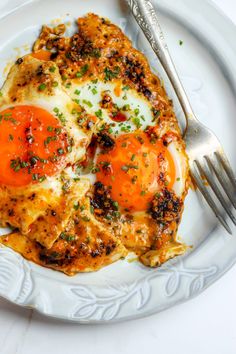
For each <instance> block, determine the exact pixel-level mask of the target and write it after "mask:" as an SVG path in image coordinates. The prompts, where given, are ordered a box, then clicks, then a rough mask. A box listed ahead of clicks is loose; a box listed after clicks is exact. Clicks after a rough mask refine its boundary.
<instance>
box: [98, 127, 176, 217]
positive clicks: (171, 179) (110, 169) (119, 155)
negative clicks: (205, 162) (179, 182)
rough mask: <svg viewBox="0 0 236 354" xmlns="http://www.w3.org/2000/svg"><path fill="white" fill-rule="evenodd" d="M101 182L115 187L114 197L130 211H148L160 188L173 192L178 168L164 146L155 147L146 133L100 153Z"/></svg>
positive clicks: (129, 136)
mask: <svg viewBox="0 0 236 354" xmlns="http://www.w3.org/2000/svg"><path fill="white" fill-rule="evenodd" d="M97 167H98V170H99V172H97V180H98V181H100V182H102V183H103V184H104V185H105V186H107V187H111V197H112V199H113V200H114V201H117V202H118V203H119V206H120V207H121V208H122V209H124V210H127V211H131V212H136V211H145V210H147V208H148V205H149V203H150V202H151V200H152V199H153V197H154V195H155V194H156V193H157V192H158V191H159V190H160V188H163V186H164V187H165V188H170V189H171V188H172V187H173V184H174V183H175V179H176V172H175V164H174V161H173V158H172V156H171V154H170V152H169V151H168V149H167V148H166V147H165V146H164V145H163V143H162V142H158V141H157V142H154V143H152V142H151V141H150V139H149V137H148V136H147V134H145V133H143V132H142V133H138V134H135V133H130V134H124V135H121V136H120V137H118V138H117V139H116V144H115V147H114V148H113V149H112V150H111V151H109V152H108V153H100V154H99V156H98V159H97Z"/></svg>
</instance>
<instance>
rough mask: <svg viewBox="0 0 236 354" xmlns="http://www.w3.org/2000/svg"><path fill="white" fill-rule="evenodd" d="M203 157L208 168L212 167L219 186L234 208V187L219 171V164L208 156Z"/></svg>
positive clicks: (235, 206) (235, 204) (235, 203)
mask: <svg viewBox="0 0 236 354" xmlns="http://www.w3.org/2000/svg"><path fill="white" fill-rule="evenodd" d="M204 157H205V159H206V161H207V164H208V166H209V167H210V168H212V169H213V171H214V172H215V174H216V177H217V178H218V181H219V182H220V184H221V187H222V188H223V189H224V191H225V193H226V195H227V196H228V198H229V200H230V201H231V203H232V204H233V206H234V208H235V209H236V197H235V196H234V188H233V186H232V185H231V184H230V182H229V180H228V179H227V177H225V176H223V174H222V171H221V165H219V164H217V163H216V162H215V161H213V160H212V159H210V158H209V156H204ZM217 161H218V160H217Z"/></svg>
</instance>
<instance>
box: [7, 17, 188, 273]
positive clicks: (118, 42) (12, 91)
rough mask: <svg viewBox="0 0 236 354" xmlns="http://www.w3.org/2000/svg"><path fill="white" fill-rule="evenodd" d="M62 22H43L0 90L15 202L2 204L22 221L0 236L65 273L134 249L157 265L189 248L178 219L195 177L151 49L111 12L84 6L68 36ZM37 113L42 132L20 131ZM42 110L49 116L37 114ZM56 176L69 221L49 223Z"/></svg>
mask: <svg viewBox="0 0 236 354" xmlns="http://www.w3.org/2000/svg"><path fill="white" fill-rule="evenodd" d="M64 30H65V26H63V25H59V26H58V27H56V28H54V29H53V28H50V27H47V26H44V27H43V29H42V32H41V33H40V35H39V38H38V39H37V40H36V42H35V45H34V47H33V49H34V52H33V54H31V55H30V56H28V57H26V58H23V63H22V62H21V60H20V62H18V64H17V65H16V66H15V68H13V69H12V72H13V73H15V76H16V77H17V80H13V79H11V78H12V77H13V78H14V75H13V74H10V76H9V78H8V81H7V82H6V84H5V86H4V88H3V90H2V93H3V94H2V97H4V101H3V103H2V104H1V106H2V117H3V120H2V122H3V125H4V129H2V131H1V125H0V138H1V134H3V135H2V137H3V138H4V142H5V144H7V145H6V146H7V151H9V155H8V153H7V152H6V151H5V153H4V152H3V153H2V155H1V151H0V155H1V158H2V161H3V162H2V165H4V164H5V165H4V166H6V168H5V169H4V172H2V176H0V184H1V183H2V186H3V187H4V188H5V189H6V194H5V195H6V196H5V200H7V203H8V202H9V205H8V204H7V209H6V208H5V209H4V206H3V204H2V206H1V203H0V219H1V220H3V221H5V222H9V223H10V224H11V225H13V226H16V227H18V228H19V230H20V231H19V232H15V233H12V234H11V235H10V236H7V237H5V238H2V239H1V240H0V242H2V243H3V244H4V245H6V246H9V247H12V248H13V249H15V250H16V251H18V252H20V253H21V254H22V255H23V256H24V257H26V258H27V259H30V260H33V261H34V262H36V263H39V264H41V265H43V266H46V267H50V268H53V269H56V270H61V271H63V272H65V273H66V274H69V275H72V274H74V273H76V272H85V271H92V270H97V269H99V268H101V267H103V266H104V265H107V264H109V263H112V262H113V261H115V260H118V259H120V258H121V257H124V256H125V255H126V253H127V251H134V252H135V253H136V254H137V255H138V256H139V259H140V261H141V262H142V263H143V264H145V265H147V266H151V267H154V266H159V265H161V264H162V263H164V262H166V261H167V260H168V259H170V258H172V257H174V256H177V255H181V254H183V253H184V252H185V251H186V249H187V246H186V245H185V244H182V243H180V242H179V241H178V238H177V230H178V226H179V223H180V220H181V215H182V212H183V208H184V199H185V196H186V194H187V191H188V186H189V168H188V158H187V155H186V153H185V145H184V142H183V140H182V137H181V133H180V129H179V127H178V122H177V119H176V117H175V114H174V112H173V106H172V102H171V100H169V98H168V97H167V95H166V92H165V89H164V87H163V85H162V82H161V80H160V79H159V78H158V77H156V76H155V75H154V74H153V73H152V72H151V69H150V66H149V63H148V61H147V59H146V58H145V57H144V56H143V54H142V53H140V52H139V51H137V50H136V49H134V48H133V47H132V43H131V42H130V40H129V39H128V38H127V37H126V36H125V35H124V34H123V33H122V31H121V30H120V29H119V28H118V27H117V26H116V25H114V24H112V23H111V22H110V21H109V20H107V19H104V18H101V17H99V16H97V15H95V14H88V15H87V16H85V17H82V18H79V19H78V32H76V33H75V34H74V35H72V37H70V38H67V37H65V36H64ZM27 65H28V67H27ZM32 65H33V67H34V70H32ZM24 66H26V68H24ZM19 72H21V74H19ZM32 73H34V74H32ZM25 78H26V79H25ZM12 82H14V84H12ZM32 106H34V108H32ZM12 107H13V109H12ZM14 110H15V112H14V113H13V115H11V114H12V111H14ZM42 110H44V111H42ZM45 111H46V112H47V115H46V113H45ZM9 114H10V115H9ZM18 115H20V116H21V118H20V119H18ZM36 116H38V120H35V119H33V120H34V121H35V125H32V124H31V125H30V127H31V130H32V128H33V129H34V128H35V136H34V134H32V131H31V130H30V131H29V132H28V133H27V134H28V135H29V137H28V140H27V141H25V139H26V138H27V136H28V135H27V134H25V125H24V124H25V123H27V124H28V122H29V121H31V120H32V117H36ZM42 116H43V117H46V116H47V117H46V118H45V122H47V123H43V124H41V121H42V120H43V119H42V118H41V117H42ZM9 117H10V118H11V119H10V118H9ZM5 118H6V119H5ZM53 119H54V120H53ZM18 120H19V123H18V128H19V129H18V128H17V129H16V131H17V133H16V136H15V137H13V139H12V136H13V134H12V132H11V130H12V128H13V124H14V122H15V121H18ZM52 120H53V121H52ZM55 120H56V121H55ZM53 123H55V124H53ZM0 124H1V123H0ZM27 124H26V125H27ZM58 129H60V130H59V131H58ZM38 131H40V133H38ZM22 136H25V139H23V140H24V141H21V138H22ZM34 139H35V140H34ZM13 141H19V143H18V145H19V148H16V145H15V144H14V143H13ZM29 146H30V148H29ZM31 152H32V153H31ZM52 156H53V157H54V158H53V159H52ZM32 157H33V158H34V159H33V163H32V161H31V158H32ZM44 160H46V161H48V162H47V163H46V165H45V163H44ZM35 161H36V162H35ZM34 162H35V163H34ZM0 167H1V164H0ZM0 172H1V171H0ZM0 175H1V173H0ZM35 175H36V177H33V176H35ZM15 176H18V177H19V178H15ZM62 181H63V182H62ZM4 183H8V185H7V186H5V184H4ZM49 183H51V189H50V190H51V193H52V192H53V193H54V194H55V195H56V192H55V191H57V190H58V191H59V190H60V193H59V194H58V196H59V197H58V199H56V198H55V196H54V195H53V200H56V201H55V203H56V205H57V207H58V208H59V209H60V208H61V209H60V210H65V211H68V213H66V216H65V215H63V216H61V218H60V220H64V222H61V223H60V222H59V220H57V221H56V222H55V223H53V220H52V214H50V213H51V209H52V208H51V206H50V208H49V207H48V205H49V204H50V203H51V194H50V197H49V194H48V193H47V192H48V188H50V187H49ZM61 183H63V185H62V186H61ZM64 185H65V186H66V189H68V190H67V193H64V192H65V190H64V191H63V193H64V194H63V193H61V190H63V189H65V187H63V186H64ZM3 187H2V188H0V196H1V193H3V189H4V188H3ZM23 188H24V190H25V191H26V194H23V193H22V191H23ZM32 188H35V190H36V191H37V193H38V194H37V196H38V197H39V198H42V196H44V195H46V197H43V198H45V205H44V207H40V208H38V205H39V202H38V201H37V202H36V203H35V205H34V203H33V201H30V202H29V199H30V198H29V197H30V194H29V193H30V192H31V191H32ZM43 188H44V191H45V193H44V192H42V190H43ZM78 188H79V189H80V190H79V191H78ZM1 190H2V192H1ZM16 190H17V192H16ZM18 192H19V193H21V194H20V195H21V196H22V194H23V197H22V198H23V199H22V200H21V202H19V201H18V199H16V204H17V206H20V207H19V208H21V209H20V212H19V210H17V211H16V210H15V209H14V208H13V207H12V208H11V209H12V210H13V214H12V211H11V209H10V206H11V205H13V202H12V199H11V197H9V196H10V195H12V197H14V196H15V195H17V193H18ZM27 193H28V194H27ZM74 196H77V201H76V202H75V198H74ZM60 198H61V199H60ZM67 198H68V199H69V200H70V202H69V201H68V200H67ZM3 203H4V201H3ZM63 203H64V204H63ZM54 209H55V208H54ZM54 209H53V210H54ZM6 210H8V212H6ZM9 210H10V213H9ZM26 210H27V212H26ZM39 210H40V211H42V210H43V211H42V212H41V214H40V211H39ZM15 211H16V214H17V216H18V218H19V220H18V222H16V220H17V218H16V217H14V212H15ZM1 213H2V214H1ZM24 213H25V214H26V215H27V216H26V217H25V219H26V220H23V218H24ZM37 213H38V214H37ZM9 214H12V215H13V217H11V218H10V216H9ZM35 214H37V216H35ZM19 215H20V216H19ZM29 215H30V217H29ZM59 215H60V212H59ZM14 222H15V224H14ZM46 224H48V225H49V226H48V227H45V225H46ZM52 224H53V227H55V230H56V231H55V232H54V233H53V232H51V226H50V225H52ZM57 225H59V227H58V226H57ZM51 234H52V235H51ZM35 240H37V241H38V242H39V244H38V243H36V242H35Z"/></svg>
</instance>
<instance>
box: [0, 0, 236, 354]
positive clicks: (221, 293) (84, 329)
mask: <svg viewBox="0 0 236 354" xmlns="http://www.w3.org/2000/svg"><path fill="white" fill-rule="evenodd" d="M21 2H22V0H1V1H0V10H1V12H4V11H5V9H14V8H15V7H16V6H18V5H19V4H20V3H21ZM214 2H215V4H216V5H217V6H219V7H220V8H221V9H222V11H224V12H225V13H226V14H227V15H228V16H229V17H230V18H231V19H232V21H234V23H235V24H236V1H235V0H214ZM235 279H236V266H235V267H234V268H232V269H231V270H230V271H229V272H228V273H227V274H226V275H225V276H224V277H223V278H221V279H220V280H219V281H218V282H216V283H215V284H214V285H212V286H211V287H210V288H209V289H207V290H206V291H205V292H204V293H203V294H201V295H200V296H198V297H197V298H195V299H193V300H191V301H189V302H187V303H184V304H182V305H179V306H177V307H174V308H171V309H169V310H167V311H165V312H162V313H159V314H157V315H153V316H151V317H148V318H144V319H140V320H135V321H130V322H124V323H120V324H109V325H101V326H94V325H84V326H81V325H80V326H78V325H75V324H69V323H65V322H60V321H56V320H52V319H48V318H44V317H42V316H40V315H39V314H37V313H36V312H34V311H33V310H27V309H22V308H19V307H16V306H14V305H12V304H9V303H8V302H6V301H5V300H2V299H0V354H42V353H45V354H49V353H50V354H67V353H70V354H77V353H84V352H85V353H86V354H90V353H91V354H94V352H95V351H96V354H100V353H112V354H116V353H122V354H126V353H127V354H130V353H137V354H139V353H143V352H151V351H154V352H155V353H158V352H160V353H164V354H171V353H175V354H180V353H181V354H199V353H201V354H223V353H224V354H235V353H236V329H235V325H234V324H235V323H234V322H235V318H236V305H235V299H236V281H235Z"/></svg>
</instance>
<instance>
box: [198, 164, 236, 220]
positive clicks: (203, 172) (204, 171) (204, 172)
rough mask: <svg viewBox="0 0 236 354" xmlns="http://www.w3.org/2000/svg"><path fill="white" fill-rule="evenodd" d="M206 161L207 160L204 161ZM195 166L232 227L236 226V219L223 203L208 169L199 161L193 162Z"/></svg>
mask: <svg viewBox="0 0 236 354" xmlns="http://www.w3.org/2000/svg"><path fill="white" fill-rule="evenodd" d="M206 161H207V160H206ZM195 162H196V164H197V167H198V169H199V171H200V173H201V175H202V176H205V177H206V179H207V182H208V183H209V185H210V186H211V188H212V190H213V191H214V193H215V195H216V196H217V198H218V199H219V201H220V203H221V205H222V207H223V208H224V210H225V211H226V213H227V214H228V215H229V217H230V219H231V220H232V221H233V223H234V225H236V218H235V217H234V215H233V214H232V212H231V210H230V207H229V206H228V204H227V202H226V201H225V199H224V197H223V195H222V193H221V191H220V190H219V188H218V186H217V184H216V183H215V181H214V179H213V178H212V176H211V174H210V171H209V169H208V167H205V166H202V164H200V162H199V161H195Z"/></svg>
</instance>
